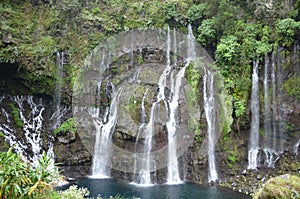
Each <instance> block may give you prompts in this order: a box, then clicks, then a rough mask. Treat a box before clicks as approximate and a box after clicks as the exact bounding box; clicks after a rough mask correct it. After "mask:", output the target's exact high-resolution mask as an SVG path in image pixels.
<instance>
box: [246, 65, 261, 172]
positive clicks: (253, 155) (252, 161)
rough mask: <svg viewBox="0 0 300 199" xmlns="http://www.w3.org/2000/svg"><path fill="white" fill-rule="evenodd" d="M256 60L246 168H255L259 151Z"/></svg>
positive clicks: (253, 74)
mask: <svg viewBox="0 0 300 199" xmlns="http://www.w3.org/2000/svg"><path fill="white" fill-rule="evenodd" d="M258 64H259V62H258V60H256V61H254V62H253V73H252V90H251V91H252V92H251V114H252V116H251V131H250V143H249V151H248V169H257V166H258V158H257V156H258V152H259V86H258Z"/></svg>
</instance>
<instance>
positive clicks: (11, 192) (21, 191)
mask: <svg viewBox="0 0 300 199" xmlns="http://www.w3.org/2000/svg"><path fill="white" fill-rule="evenodd" d="M0 162H1V167H0V184H1V189H0V198H3V199H9V198H12V199H16V198H35V197H36V195H39V194H41V193H43V192H44V191H45V190H51V189H52V186H51V184H50V183H51V182H52V181H53V180H55V179H57V177H58V170H57V168H56V167H55V166H54V165H53V162H52V160H51V159H50V158H48V157H47V156H46V154H44V155H43V157H42V158H41V159H39V160H38V165H37V166H36V167H35V168H33V167H32V166H31V165H30V164H29V163H26V162H23V161H22V160H21V158H20V156H19V155H17V154H15V153H13V151H12V148H10V149H9V150H8V152H1V153H0Z"/></svg>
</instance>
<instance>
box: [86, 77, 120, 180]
mask: <svg viewBox="0 0 300 199" xmlns="http://www.w3.org/2000/svg"><path fill="white" fill-rule="evenodd" d="M100 90H101V83H98V85H97V92H98V94H99V93H100ZM120 92H121V90H118V91H115V88H114V85H113V84H112V83H110V82H109V83H107V85H106V93H107V94H108V95H109V96H110V99H111V103H110V105H109V107H106V108H105V111H104V114H103V117H102V118H100V108H99V107H95V108H89V114H90V115H91V116H92V118H93V124H94V126H95V128H96V132H95V133H96V140H95V146H94V156H93V165H92V176H91V177H92V178H108V177H110V162H111V156H112V152H113V148H112V140H111V135H112V133H113V131H114V127H115V124H116V118H117V113H118V99H119V96H120Z"/></svg>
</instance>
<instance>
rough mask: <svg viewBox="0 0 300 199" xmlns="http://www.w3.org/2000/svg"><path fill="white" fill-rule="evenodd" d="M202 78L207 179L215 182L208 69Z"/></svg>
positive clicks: (212, 102)
mask: <svg viewBox="0 0 300 199" xmlns="http://www.w3.org/2000/svg"><path fill="white" fill-rule="evenodd" d="M204 71H205V74H204V80H203V97H204V110H205V116H206V120H207V135H208V167H209V169H208V181H209V182H215V181H216V180H217V179H218V174H217V169H216V164H215V131H216V128H215V125H216V121H215V119H216V112H215V97H214V76H213V74H212V73H211V72H210V71H209V70H208V69H206V68H205V69H204Z"/></svg>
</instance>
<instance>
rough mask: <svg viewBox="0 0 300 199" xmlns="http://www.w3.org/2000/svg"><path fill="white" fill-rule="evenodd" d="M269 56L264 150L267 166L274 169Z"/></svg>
mask: <svg viewBox="0 0 300 199" xmlns="http://www.w3.org/2000/svg"><path fill="white" fill-rule="evenodd" d="M269 65H270V60H269V56H268V55H267V54H266V55H265V65H264V82H263V85H264V132H265V136H264V137H265V138H264V149H263V152H264V154H265V165H266V166H267V167H274V154H273V142H271V141H272V139H271V138H272V126H271V118H272V117H271V103H270V102H271V101H270V97H269V91H270V89H269Z"/></svg>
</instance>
